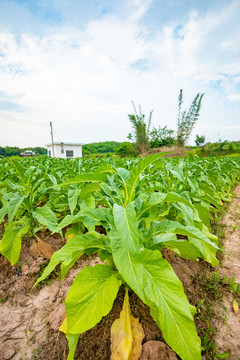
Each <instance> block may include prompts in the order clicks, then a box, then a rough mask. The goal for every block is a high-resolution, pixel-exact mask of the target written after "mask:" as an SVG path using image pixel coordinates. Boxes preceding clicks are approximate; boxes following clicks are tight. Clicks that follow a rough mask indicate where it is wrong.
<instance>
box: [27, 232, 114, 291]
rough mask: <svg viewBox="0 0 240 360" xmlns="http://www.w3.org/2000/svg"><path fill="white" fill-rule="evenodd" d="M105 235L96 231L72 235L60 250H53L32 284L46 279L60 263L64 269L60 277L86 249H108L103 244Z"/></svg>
mask: <svg viewBox="0 0 240 360" xmlns="http://www.w3.org/2000/svg"><path fill="white" fill-rule="evenodd" d="M104 243H105V236H104V235H99V234H98V233H87V234H84V235H81V236H78V235H74V236H73V237H72V238H71V240H69V241H68V242H67V243H66V244H65V245H64V246H63V247H62V248H61V249H60V250H58V251H55V252H54V253H53V255H52V257H51V260H50V262H49V264H48V266H47V267H46V269H45V270H44V272H43V274H42V276H41V277H40V278H39V279H38V280H37V282H36V283H35V284H34V286H36V285H37V284H38V283H39V282H40V281H42V280H44V279H46V277H47V276H48V275H49V274H50V273H51V272H52V271H53V270H54V269H55V267H56V266H57V265H58V264H60V263H61V262H62V263H63V264H62V268H63V269H64V271H63V273H62V277H63V276H64V275H65V274H66V273H67V270H68V269H69V268H70V266H71V265H73V264H74V263H75V262H76V261H77V259H79V257H80V256H81V255H82V254H83V253H84V251H85V250H86V249H90V248H96V249H97V248H100V249H104V250H108V247H107V246H106V245H105V244H104Z"/></svg>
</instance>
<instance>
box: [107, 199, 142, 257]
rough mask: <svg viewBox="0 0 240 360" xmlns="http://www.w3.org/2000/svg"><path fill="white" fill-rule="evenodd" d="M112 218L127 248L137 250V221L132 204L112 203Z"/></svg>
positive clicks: (138, 249) (138, 246) (138, 248)
mask: <svg viewBox="0 0 240 360" xmlns="http://www.w3.org/2000/svg"><path fill="white" fill-rule="evenodd" d="M113 218H114V223H115V226H116V229H117V231H118V234H119V236H120V237H121V239H122V240H123V242H124V243H125V244H126V246H127V248H128V249H130V250H131V251H133V252H139V251H140V245H139V236H138V222H137V216H136V212H135V209H134V204H133V203H130V204H128V205H127V206H126V207H122V206H119V205H117V204H114V206H113Z"/></svg>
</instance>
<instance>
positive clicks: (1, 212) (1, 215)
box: [0, 205, 8, 223]
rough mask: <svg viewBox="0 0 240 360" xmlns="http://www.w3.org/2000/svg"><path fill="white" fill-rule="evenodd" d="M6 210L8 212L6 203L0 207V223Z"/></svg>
mask: <svg viewBox="0 0 240 360" xmlns="http://www.w3.org/2000/svg"><path fill="white" fill-rule="evenodd" d="M7 212H8V205H5V206H3V207H2V208H1V209H0V223H1V222H2V221H3V219H4V217H5V216H6V214H7Z"/></svg>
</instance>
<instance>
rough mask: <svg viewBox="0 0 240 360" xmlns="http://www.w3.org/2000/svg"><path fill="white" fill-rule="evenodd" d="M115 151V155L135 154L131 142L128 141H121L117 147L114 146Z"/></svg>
mask: <svg viewBox="0 0 240 360" xmlns="http://www.w3.org/2000/svg"><path fill="white" fill-rule="evenodd" d="M115 152H116V154H117V155H120V156H121V157H125V156H135V155H136V151H135V148H134V146H133V144H131V143H129V142H123V143H121V145H119V147H118V148H116V150H115Z"/></svg>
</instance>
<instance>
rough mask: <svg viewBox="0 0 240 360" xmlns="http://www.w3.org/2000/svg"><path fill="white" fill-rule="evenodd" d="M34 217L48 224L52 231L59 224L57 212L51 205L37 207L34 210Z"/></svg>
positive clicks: (45, 224) (43, 223) (44, 224)
mask: <svg viewBox="0 0 240 360" xmlns="http://www.w3.org/2000/svg"><path fill="white" fill-rule="evenodd" d="M32 214H33V217H34V218H35V219H36V220H37V221H38V222H39V223H40V224H42V225H43V226H46V227H47V228H48V229H49V230H50V231H54V229H55V228H56V226H57V218H56V214H55V213H54V212H53V211H52V210H51V209H50V207H49V206H47V205H45V206H43V207H39V208H36V209H35V210H34V211H33V213H32Z"/></svg>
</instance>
